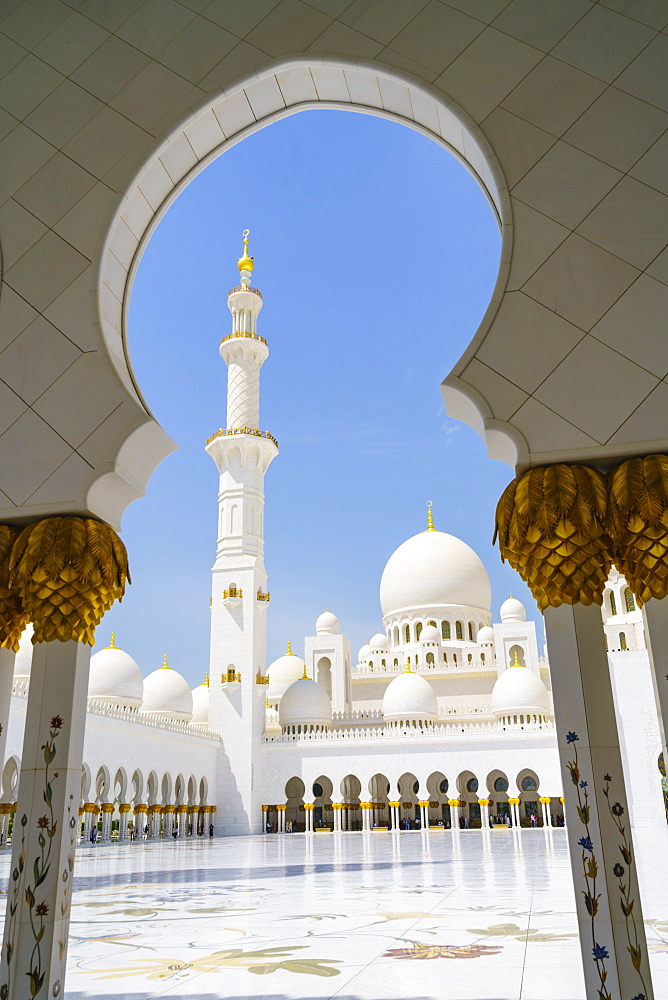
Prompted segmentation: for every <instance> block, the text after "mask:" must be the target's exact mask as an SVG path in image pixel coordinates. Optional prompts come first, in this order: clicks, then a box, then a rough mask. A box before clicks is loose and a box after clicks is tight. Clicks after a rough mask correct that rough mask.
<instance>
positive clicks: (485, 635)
mask: <svg viewBox="0 0 668 1000" xmlns="http://www.w3.org/2000/svg"><path fill="white" fill-rule="evenodd" d="M476 642H477V643H478V645H479V646H492V645H493V644H494V629H493V628H492V627H491V626H490V625H483V627H482V628H481V629H480V630H479V632H478V634H477V636H476Z"/></svg>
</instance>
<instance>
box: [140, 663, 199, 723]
mask: <svg viewBox="0 0 668 1000" xmlns="http://www.w3.org/2000/svg"><path fill="white" fill-rule="evenodd" d="M141 710H142V713H143V714H145V715H159V716H161V717H162V718H165V719H175V720H176V721H179V722H190V720H191V718H192V714H193V696H192V691H191V690H190V685H189V684H188V681H187V680H186V679H185V677H182V676H181V674H179V673H177V671H176V670H172V668H171V667H167V666H163V667H159V669H158V670H154V671H153V673H152V674H149V675H148V677H146V678H145V679H144V703H143V705H142V709H141Z"/></svg>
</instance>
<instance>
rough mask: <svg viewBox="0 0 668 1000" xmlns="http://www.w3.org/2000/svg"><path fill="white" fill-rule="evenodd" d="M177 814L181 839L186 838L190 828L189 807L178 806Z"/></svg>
mask: <svg viewBox="0 0 668 1000" xmlns="http://www.w3.org/2000/svg"><path fill="white" fill-rule="evenodd" d="M176 813H177V817H178V825H179V837H185V835H186V830H187V826H188V806H184V805H181V806H177V807H176Z"/></svg>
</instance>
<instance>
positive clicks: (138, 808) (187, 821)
mask: <svg viewBox="0 0 668 1000" xmlns="http://www.w3.org/2000/svg"><path fill="white" fill-rule="evenodd" d="M20 770H21V761H20V760H19V758H18V757H15V756H12V757H10V758H8V760H7V761H6V763H5V766H4V768H3V772H2V793H1V795H0V834H2V842H3V843H4V842H6V840H7V838H8V836H9V835H10V834H11V825H12V816H13V810H14V808H15V806H16V800H17V798H18V785H19V774H20ZM208 795H209V789H208V782H207V779H206V778H205V777H200V778H197V777H196V776H195V775H194V774H191V775H189V776H188V777H186V776H185V775H184V774H182V773H177V774H176V775H173V774H172V773H170V772H169V771H165V772H164V773H162V774H158V772H157V771H155V770H151V771H149V773H148V774H146V775H145V774H144V772H143V771H142V769H141V768H136V769H135V770H134V772H133V773H132V775H130V774H129V773H128V772H127V771H126V769H125V768H124V767H119V768H118V769H117V770H116V772H115V774H114V776H113V778H112V775H111V772H110V770H109V768H108V767H107V766H106V765H105V764H102V765H100V766H99V767H98V769H97V771H95V772H94V773H93V770H92V769H91V767H90V765H89V764H87V763H86V762H84V764H83V766H82V769H81V791H80V800H79V810H78V812H79V837H80V839H81V840H82V841H87V840H91V841H97V840H101V841H102V840H116V839H118V840H128V839H135V837H136V836H145V837H147V838H155V837H167V836H174V835H175V833H176V836H177V837H178V836H186V837H188V836H189V837H195V836H203V835H205V834H207V833H209V826H210V824H211V822H212V819H213V814H214V813H215V811H216V810H215V806H212V805H211V804H210V803H209V801H208Z"/></svg>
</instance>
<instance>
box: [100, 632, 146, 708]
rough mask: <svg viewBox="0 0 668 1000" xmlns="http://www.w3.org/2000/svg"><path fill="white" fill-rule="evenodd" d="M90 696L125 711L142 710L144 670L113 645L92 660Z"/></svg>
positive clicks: (102, 650)
mask: <svg viewBox="0 0 668 1000" xmlns="http://www.w3.org/2000/svg"><path fill="white" fill-rule="evenodd" d="M88 697H89V698H94V699H95V700H96V701H104V702H106V703H107V704H109V705H121V706H123V708H140V707H141V704H142V701H143V697H144V681H143V678H142V675H141V670H140V669H139V667H138V666H137V664H136V663H135V661H134V660H133V659H132V657H131V656H129V655H128V654H127V653H126V652H124V651H123V650H122V649H119V648H118V647H117V646H116V645H115V644H114V643H113V636H112V645H111V646H107V648H106V649H101V650H100V651H99V652H98V653H94V654H93V656H91V658H90V674H89V678H88Z"/></svg>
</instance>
